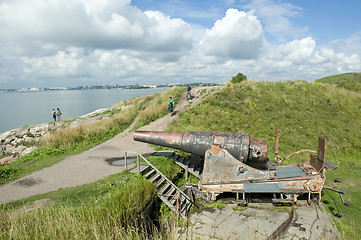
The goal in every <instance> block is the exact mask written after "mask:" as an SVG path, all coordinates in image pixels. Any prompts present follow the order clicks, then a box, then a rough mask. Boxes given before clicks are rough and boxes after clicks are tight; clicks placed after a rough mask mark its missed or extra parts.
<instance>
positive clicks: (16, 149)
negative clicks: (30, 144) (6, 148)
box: [13, 145, 26, 154]
mask: <svg viewBox="0 0 361 240" xmlns="http://www.w3.org/2000/svg"><path fill="white" fill-rule="evenodd" d="M25 149H26V147H25V146H23V145H20V146H17V147H16V148H15V149H14V152H13V153H14V154H19V153H21V152H22V151H24V150H25Z"/></svg>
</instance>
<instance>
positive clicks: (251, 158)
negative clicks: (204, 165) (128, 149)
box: [133, 131, 268, 163]
mask: <svg viewBox="0 0 361 240" xmlns="http://www.w3.org/2000/svg"><path fill="white" fill-rule="evenodd" d="M133 138H134V140H136V141H140V142H146V143H151V144H155V145H159V146H164V147H170V148H175V149H179V150H182V151H184V152H188V153H192V154H195V155H198V156H202V157H204V155H205V153H206V151H207V150H208V149H210V148H211V147H212V146H219V147H220V148H224V149H226V150H227V151H228V152H229V153H230V154H232V156H234V157H235V158H237V159H238V160H239V161H241V162H244V163H247V162H248V163H250V162H259V163H266V162H267V161H268V158H267V154H268V144H267V141H266V140H262V139H254V138H250V137H249V135H248V133H240V134H233V133H224V132H213V131H195V132H156V131H135V133H134V137H133Z"/></svg>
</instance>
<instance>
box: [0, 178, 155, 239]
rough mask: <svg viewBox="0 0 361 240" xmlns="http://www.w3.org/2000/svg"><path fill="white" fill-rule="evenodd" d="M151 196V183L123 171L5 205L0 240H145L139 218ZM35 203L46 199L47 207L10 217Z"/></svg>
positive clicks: (153, 194)
mask: <svg viewBox="0 0 361 240" xmlns="http://www.w3.org/2000/svg"><path fill="white" fill-rule="evenodd" d="M155 196H156V194H155V187H154V185H153V184H152V183H150V182H149V181H147V180H145V179H144V178H143V177H141V176H139V175H136V174H131V173H129V172H122V173H120V174H115V175H112V176H109V177H107V178H105V179H103V180H100V181H98V182H95V183H91V184H85V185H83V186H78V187H73V188H67V189H60V190H58V191H55V192H50V193H46V194H42V195H37V196H35V197H31V198H28V199H24V200H21V201H16V202H12V203H9V204H4V205H2V206H1V207H0V218H1V219H2V221H0V229H1V231H0V239H144V238H145V237H146V236H144V235H143V234H142V232H141V231H142V229H141V228H142V226H141V225H139V224H138V218H139V214H140V213H141V212H142V211H143V209H144V208H145V206H146V205H147V204H149V202H150V201H152V200H153V199H154V198H155ZM38 199H48V202H50V203H51V204H49V205H50V206H43V207H41V208H37V209H34V210H32V211H29V212H27V213H21V214H14V212H16V211H17V210H18V209H19V208H20V207H22V206H23V205H29V204H31V203H33V202H34V201H35V200H38ZM155 234H156V235H155V238H156V239H157V236H158V235H157V234H158V233H157V232H156V233H155ZM160 236H161V235H160V234H159V238H161V237H160Z"/></svg>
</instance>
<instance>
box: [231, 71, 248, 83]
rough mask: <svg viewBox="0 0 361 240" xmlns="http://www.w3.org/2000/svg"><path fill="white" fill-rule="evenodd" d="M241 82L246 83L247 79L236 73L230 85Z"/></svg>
mask: <svg viewBox="0 0 361 240" xmlns="http://www.w3.org/2000/svg"><path fill="white" fill-rule="evenodd" d="M243 81H247V77H246V76H245V75H244V74H243V73H238V74H237V75H236V76H233V77H232V80H231V83H240V82H243Z"/></svg>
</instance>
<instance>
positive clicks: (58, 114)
mask: <svg viewBox="0 0 361 240" xmlns="http://www.w3.org/2000/svg"><path fill="white" fill-rule="evenodd" d="M56 118H57V119H58V121H59V120H61V112H60V109H59V108H57V112H56Z"/></svg>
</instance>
